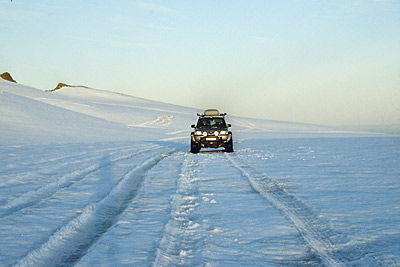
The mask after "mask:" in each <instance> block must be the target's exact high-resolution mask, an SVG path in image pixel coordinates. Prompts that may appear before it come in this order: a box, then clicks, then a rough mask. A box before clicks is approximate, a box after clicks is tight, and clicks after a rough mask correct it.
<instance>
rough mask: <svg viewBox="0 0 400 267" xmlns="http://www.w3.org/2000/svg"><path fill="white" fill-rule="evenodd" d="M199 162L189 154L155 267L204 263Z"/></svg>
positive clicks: (158, 250) (172, 204) (172, 203)
mask: <svg viewBox="0 0 400 267" xmlns="http://www.w3.org/2000/svg"><path fill="white" fill-rule="evenodd" d="M196 164H197V163H196V161H195V160H193V159H191V157H190V156H189V157H186V158H185V162H184V164H183V167H182V171H181V174H180V178H179V180H178V182H177V183H178V186H177V191H176V194H175V195H174V196H173V199H172V202H171V207H172V208H171V215H170V219H169V221H168V223H167V224H166V226H165V230H164V235H163V237H162V239H161V241H160V244H159V248H158V249H157V255H156V258H155V260H154V262H153V266H171V265H174V266H176V265H184V266H197V265H201V264H202V248H203V247H204V244H203V241H204V233H203V231H204V229H203V228H202V227H201V226H200V224H199V223H197V222H196V215H194V214H193V213H194V211H195V208H196V207H197V206H199V205H200V203H199V201H200V200H199V196H198V193H197V191H198V189H197V183H196V182H197V180H198V178H196V173H195V170H194V169H193V167H194V166H196Z"/></svg>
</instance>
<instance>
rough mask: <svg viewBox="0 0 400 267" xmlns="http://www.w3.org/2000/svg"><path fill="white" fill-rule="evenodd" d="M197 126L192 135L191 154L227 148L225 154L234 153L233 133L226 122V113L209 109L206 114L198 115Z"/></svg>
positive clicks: (194, 125)
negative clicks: (205, 149)
mask: <svg viewBox="0 0 400 267" xmlns="http://www.w3.org/2000/svg"><path fill="white" fill-rule="evenodd" d="M197 116H198V117H199V118H198V120H197V124H193V125H192V128H194V131H193V132H192V133H191V134H190V136H191V140H190V152H192V153H199V152H200V149H201V148H219V147H223V148H225V152H233V140H232V132H231V131H228V128H229V127H231V125H230V124H227V123H226V122H225V116H226V113H219V111H218V110H217V109H207V110H205V111H204V114H197Z"/></svg>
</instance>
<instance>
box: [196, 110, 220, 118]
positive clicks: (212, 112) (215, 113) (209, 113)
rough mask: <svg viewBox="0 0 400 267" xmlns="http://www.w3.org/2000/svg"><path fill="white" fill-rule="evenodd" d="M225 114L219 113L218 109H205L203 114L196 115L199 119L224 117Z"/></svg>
mask: <svg viewBox="0 0 400 267" xmlns="http://www.w3.org/2000/svg"><path fill="white" fill-rule="evenodd" d="M225 115H227V114H226V113H219V111H218V109H206V110H204V113H203V114H199V113H197V116H199V117H213V116H225Z"/></svg>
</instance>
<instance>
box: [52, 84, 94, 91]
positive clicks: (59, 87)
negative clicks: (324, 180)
mask: <svg viewBox="0 0 400 267" xmlns="http://www.w3.org/2000/svg"><path fill="white" fill-rule="evenodd" d="M64 87H83V88H88V87H86V86H82V85H69V84H66V83H58V84H57V86H56V88H54V89H51V90H46V92H54V91H57V90H60V89H61V88H64Z"/></svg>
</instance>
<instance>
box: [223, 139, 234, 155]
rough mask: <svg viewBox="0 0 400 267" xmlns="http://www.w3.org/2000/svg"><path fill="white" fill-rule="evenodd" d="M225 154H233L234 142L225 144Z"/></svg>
mask: <svg viewBox="0 0 400 267" xmlns="http://www.w3.org/2000/svg"><path fill="white" fill-rule="evenodd" d="M225 152H228V153H232V152H233V140H231V141H229V142H226V143H225Z"/></svg>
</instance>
